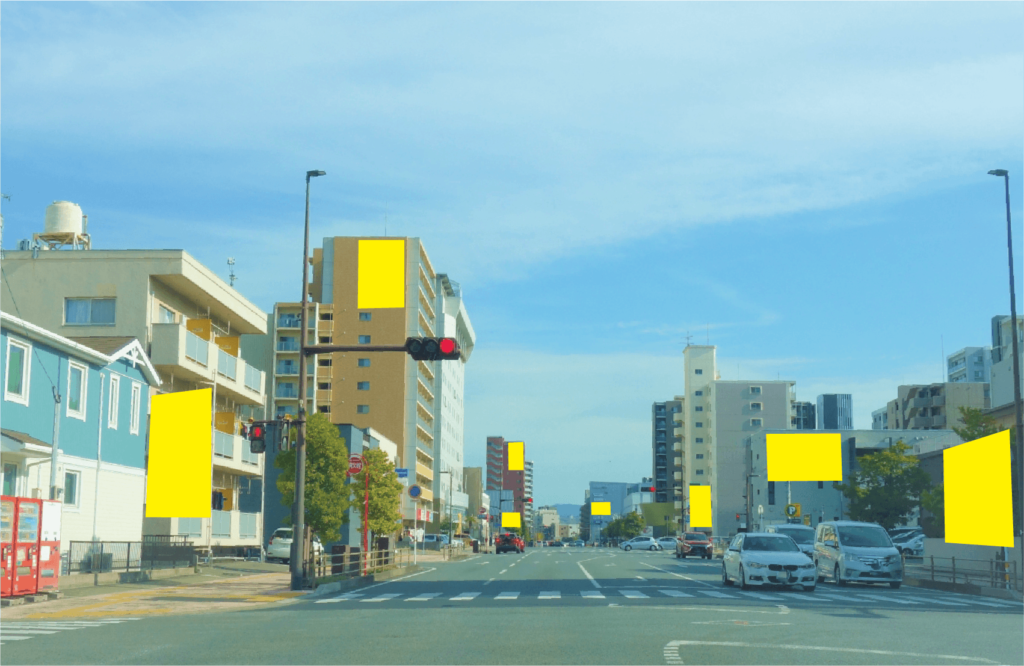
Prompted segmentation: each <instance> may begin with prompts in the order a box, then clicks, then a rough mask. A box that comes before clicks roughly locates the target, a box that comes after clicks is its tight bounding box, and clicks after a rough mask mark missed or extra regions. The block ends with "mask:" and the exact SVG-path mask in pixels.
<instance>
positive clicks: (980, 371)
mask: <svg viewBox="0 0 1024 666" xmlns="http://www.w3.org/2000/svg"><path fill="white" fill-rule="evenodd" d="M1011 344H1012V343H1011ZM1011 372H1012V368H1011ZM991 379H992V348H991V347H964V348H963V349H961V350H960V351H956V352H953V353H952V354H950V355H949V356H947V357H946V381H947V382H953V383H957V384H962V383H964V382H982V383H986V384H987V383H989V382H990V381H991ZM1010 386H1011V387H1012V386H1013V384H1011V385H1010Z"/></svg>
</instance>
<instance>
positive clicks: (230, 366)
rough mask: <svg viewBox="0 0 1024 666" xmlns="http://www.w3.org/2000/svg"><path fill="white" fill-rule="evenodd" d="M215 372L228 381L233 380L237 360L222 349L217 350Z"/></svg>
mask: <svg viewBox="0 0 1024 666" xmlns="http://www.w3.org/2000/svg"><path fill="white" fill-rule="evenodd" d="M217 372H219V373H220V374H221V375H223V376H225V377H227V378H228V379H232V380H233V379H235V377H236V376H237V374H238V359H237V358H236V357H234V356H232V355H231V354H229V353H227V352H226V351H224V350H223V349H218V350H217Z"/></svg>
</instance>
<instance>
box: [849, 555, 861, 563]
mask: <svg viewBox="0 0 1024 666" xmlns="http://www.w3.org/2000/svg"><path fill="white" fill-rule="evenodd" d="M846 561H847V562H860V561H861V559H860V558H859V557H857V556H856V555H851V554H850V553H847V554H846Z"/></svg>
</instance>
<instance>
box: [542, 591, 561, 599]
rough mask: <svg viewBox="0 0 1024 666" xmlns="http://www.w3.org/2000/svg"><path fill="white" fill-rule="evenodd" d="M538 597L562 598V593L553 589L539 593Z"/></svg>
mask: <svg viewBox="0 0 1024 666" xmlns="http://www.w3.org/2000/svg"><path fill="white" fill-rule="evenodd" d="M537 598H538V599H561V598H562V593H561V592H558V591H553V590H551V591H547V592H541V593H540V594H539V595H537Z"/></svg>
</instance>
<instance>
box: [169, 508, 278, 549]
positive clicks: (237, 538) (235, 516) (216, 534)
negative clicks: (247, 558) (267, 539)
mask: <svg viewBox="0 0 1024 666" xmlns="http://www.w3.org/2000/svg"><path fill="white" fill-rule="evenodd" d="M172 520H176V521H177V529H176V530H175V528H174V526H173V525H172V526H169V529H170V530H171V531H172V532H174V533H176V534H178V535H180V536H187V537H191V538H192V539H203V538H204V537H206V536H207V535H209V536H212V538H213V543H212V545H214V546H216V545H228V544H239V545H254V546H255V545H258V538H259V520H260V514H259V513H246V512H242V511H212V512H211V516H210V518H176V519H172ZM207 530H209V531H207ZM218 542H220V543H218ZM225 542H226V543H225ZM247 542H248V543H247ZM196 545H197V546H200V545H201V546H205V545H206V543H205V542H202V543H197V544H196Z"/></svg>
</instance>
